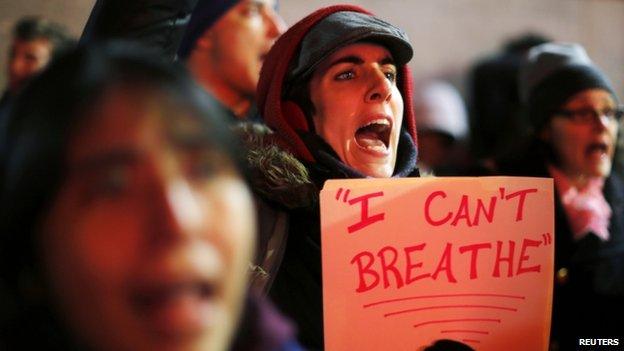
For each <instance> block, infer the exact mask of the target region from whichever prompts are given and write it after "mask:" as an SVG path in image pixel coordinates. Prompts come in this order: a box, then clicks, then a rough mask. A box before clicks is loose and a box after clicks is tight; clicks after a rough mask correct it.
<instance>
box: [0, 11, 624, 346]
mask: <svg viewBox="0 0 624 351" xmlns="http://www.w3.org/2000/svg"><path fill="white" fill-rule="evenodd" d="M507 49H508V50H507V52H506V53H505V56H504V59H501V60H502V62H503V65H504V69H505V70H506V71H505V72H506V74H505V75H499V74H497V73H495V72H494V73H492V72H491V71H490V67H491V65H492V64H498V63H499V62H501V61H500V60H499V61H493V62H488V63H487V64H484V63H480V64H479V65H478V66H475V70H474V72H473V79H474V92H473V98H474V99H475V103H474V104H472V106H470V108H468V107H467V106H466V104H465V103H464V102H463V99H462V97H461V95H460V94H459V93H458V92H457V90H455V89H454V88H453V87H452V86H450V85H449V84H446V83H443V82H439V81H428V82H420V83H421V84H418V85H417V86H416V89H413V87H412V74H411V72H410V69H409V65H408V63H409V62H410V60H412V59H417V55H415V53H414V50H413V48H412V45H411V44H410V41H409V39H408V37H407V35H406V34H405V32H404V31H403V30H402V29H400V28H398V27H396V26H394V25H392V24H391V23H388V22H387V21H386V20H384V19H381V18H378V17H376V16H375V15H374V14H372V13H371V12H369V11H368V10H366V9H364V8H361V7H358V6H353V5H334V6H329V7H324V8H320V9H318V10H316V11H314V12H312V13H310V14H308V15H307V16H305V17H304V18H303V19H301V20H300V21H298V22H297V23H295V24H293V25H292V26H290V27H289V28H287V27H286V24H285V23H284V21H283V20H282V18H281V17H280V15H279V11H278V4H277V2H276V0H221V1H207V0H184V1H182V0H158V1H128V2H125V3H120V2H114V1H108V0H98V1H96V3H95V6H94V8H93V11H92V13H91V16H90V18H89V20H88V21H87V25H86V27H85V29H84V31H83V33H82V36H81V37H80V39H79V40H76V41H73V40H71V39H70V38H69V36H67V34H66V31H64V30H63V29H62V27H61V26H59V25H57V24H51V23H49V21H47V20H44V19H41V18H28V19H25V20H24V21H21V22H19V23H18V24H17V25H16V27H15V31H14V38H13V43H12V46H11V52H10V54H9V70H8V73H9V74H8V76H9V85H8V88H7V90H6V92H5V93H4V95H3V98H2V100H1V105H0V136H1V139H0V164H1V167H0V196H1V198H0V261H1V264H0V267H1V268H0V271H1V272H2V273H1V276H0V300H1V301H0V349H3V350H21V349H52V350H302V349H306V350H320V349H323V347H324V339H323V295H322V273H321V272H322V269H321V244H320V240H321V228H320V209H319V193H320V190H321V189H322V187H323V184H324V183H325V181H327V180H328V179H349V178H404V177H421V176H431V175H433V176H436V175H438V176H440V175H470V176H474V175H518V176H536V177H551V178H553V179H554V184H555V204H554V206H555V233H556V246H555V276H554V277H553V282H554V283H553V284H554V297H553V310H552V327H551V343H550V345H551V346H550V348H551V350H553V351H556V350H572V349H574V346H575V345H576V343H577V341H578V338H579V337H587V336H589V337H613V336H619V335H621V328H622V327H621V326H622V325H624V178H622V177H623V175H622V174H620V171H621V165H620V163H619V162H618V152H619V150H618V145H619V143H618V140H619V129H620V121H621V117H622V115H623V114H624V110H622V107H621V105H620V100H619V98H618V96H617V94H616V92H615V90H614V88H613V86H612V84H611V82H610V80H609V78H608V77H607V76H606V75H605V73H604V72H603V71H601V70H600V68H599V67H597V66H596V65H595V63H594V62H593V61H592V60H591V59H590V58H589V56H588V54H587V52H586V51H585V49H584V48H583V47H582V46H580V45H578V44H575V43H561V42H557V41H553V40H550V39H546V38H542V37H533V36H532V37H528V38H523V39H522V40H519V41H517V42H515V43H514V45H511V46H510V47H509V48H507ZM512 56H513V58H510V57H512ZM510 62H511V63H510ZM509 67H511V68H509ZM483 72H486V73H485V74H484V73H483ZM499 78H500V80H497V79H499ZM502 86H506V87H510V89H509V90H507V91H503V89H502V88H501V87H502ZM477 88H478V89H477ZM488 94H489V95H488ZM496 94H507V95H506V100H505V99H493V98H491V96H493V95H496ZM488 96H489V97H488ZM490 103H491V105H490ZM495 103H496V104H498V105H494V104H495ZM468 105H470V104H468ZM494 110H497V111H507V112H506V113H501V112H496V114H498V116H495V115H494V116H493V115H492V114H491V113H490V114H488V112H487V111H494ZM497 117H498V119H497ZM502 119H506V120H502ZM493 120H495V121H493ZM492 123H495V124H496V125H493V124H492ZM500 125H514V126H516V127H515V128H514V130H515V131H516V132H517V136H519V137H522V138H520V139H518V140H514V143H513V145H511V144H510V143H507V144H505V145H502V144H501V143H502V142H509V141H510V140H509V138H508V137H506V136H503V135H493V134H492V133H495V132H496V131H497V130H501V129H505V128H500ZM417 126H418V128H417ZM477 129H479V130H481V131H482V134H479V133H475V130H477ZM471 131H472V133H470V132H471ZM486 133H490V134H492V135H490V134H487V135H486ZM493 143H498V144H496V145H494V144H493ZM471 145H472V146H473V149H474V150H477V149H479V151H478V152H476V151H475V152H472V151H473V149H471V148H470V146H471ZM475 145H478V147H477V146H475ZM426 349H427V350H471V349H472V347H471V346H468V345H463V344H460V343H458V342H456V341H453V340H439V341H437V342H436V343H435V344H432V345H431V346H429V347H428V348H426Z"/></svg>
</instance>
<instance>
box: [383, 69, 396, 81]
mask: <svg viewBox="0 0 624 351" xmlns="http://www.w3.org/2000/svg"><path fill="white" fill-rule="evenodd" d="M384 74H385V76H386V79H388V80H389V81H391V82H395V81H396V72H394V71H391V72H386V73H384Z"/></svg>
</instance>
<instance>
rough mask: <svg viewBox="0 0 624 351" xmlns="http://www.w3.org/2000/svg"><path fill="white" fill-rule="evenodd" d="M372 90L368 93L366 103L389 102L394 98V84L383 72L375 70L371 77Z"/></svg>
mask: <svg viewBox="0 0 624 351" xmlns="http://www.w3.org/2000/svg"><path fill="white" fill-rule="evenodd" d="M369 79H370V89H369V90H368V92H367V93H366V102H381V101H388V100H390V97H392V82H391V81H390V80H389V79H388V78H387V77H386V74H385V73H384V72H382V71H381V70H378V69H375V71H374V72H371V74H370V75H369Z"/></svg>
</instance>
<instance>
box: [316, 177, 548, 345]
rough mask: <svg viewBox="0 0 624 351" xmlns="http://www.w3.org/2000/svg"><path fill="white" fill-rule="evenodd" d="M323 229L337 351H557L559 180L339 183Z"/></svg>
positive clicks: (330, 339)
mask: <svg viewBox="0 0 624 351" xmlns="http://www.w3.org/2000/svg"><path fill="white" fill-rule="evenodd" d="M321 225H322V245H323V249H322V252H323V296H324V316H325V343H326V348H327V349H328V350H353V349H358V350H380V349H393V350H414V349H419V348H421V347H423V346H425V345H430V344H432V343H433V342H434V341H435V340H439V339H453V340H457V341H461V342H462V343H465V344H468V345H470V346H471V347H473V348H475V349H477V350H546V349H547V345H548V335H549V328H550V310H551V298H552V284H551V281H552V274H553V251H554V250H553V248H554V246H553V244H554V243H553V237H554V235H553V234H554V232H553V191H552V180H550V179H540V178H510V177H492V178H420V179H395V180H387V179H385V180H383V179H376V180H372V179H367V180H341V181H328V182H327V183H326V184H325V188H324V189H323V191H322V193H321ZM373 330H374V333H371V331H373Z"/></svg>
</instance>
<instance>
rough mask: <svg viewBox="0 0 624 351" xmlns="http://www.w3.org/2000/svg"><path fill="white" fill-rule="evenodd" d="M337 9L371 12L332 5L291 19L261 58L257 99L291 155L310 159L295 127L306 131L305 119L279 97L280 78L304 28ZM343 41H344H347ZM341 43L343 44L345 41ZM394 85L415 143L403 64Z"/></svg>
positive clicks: (409, 91)
mask: <svg viewBox="0 0 624 351" xmlns="http://www.w3.org/2000/svg"><path fill="white" fill-rule="evenodd" d="M341 11H350V12H357V13H362V14H367V15H372V13H370V12H369V11H367V10H365V9H363V8H361V7H358V6H352V5H335V6H330V7H325V8H321V9H319V10H317V11H315V12H313V13H311V14H310V15H308V16H307V17H305V18H304V19H302V20H300V21H299V22H297V23H295V24H294V25H293V26H292V27H290V29H288V31H286V33H284V34H283V35H282V36H281V37H280V38H279V39H278V40H277V42H275V44H274V45H273V47H272V48H271V50H270V51H269V53H268V54H267V57H266V59H265V62H264V65H263V66H262V70H261V71H260V81H259V82H258V91H257V103H258V110H259V111H260V113H261V114H262V116H263V118H264V121H265V123H266V124H267V125H268V126H269V127H271V128H272V129H273V130H274V131H275V133H276V136H277V142H278V143H279V144H280V145H282V146H284V147H286V148H288V149H289V150H290V151H291V152H292V153H293V154H294V155H295V156H297V157H299V158H302V159H303V160H306V161H309V162H314V161H315V160H314V157H313V156H312V154H311V153H310V150H308V148H307V146H306V145H305V143H304V142H303V140H302V139H301V138H300V136H299V134H298V133H297V131H309V130H310V127H309V126H308V121H307V119H306V116H305V115H304V113H303V111H302V110H301V108H300V107H299V106H298V105H297V104H296V103H294V102H292V101H285V100H282V93H283V91H282V90H283V87H284V81H285V80H286V79H287V74H288V73H289V69H291V68H292V67H291V62H292V61H293V60H294V58H295V57H297V55H298V51H299V50H300V46H301V45H300V44H301V42H302V41H303V39H304V38H305V36H306V35H307V34H308V32H309V31H310V30H311V29H312V28H313V27H314V26H315V25H316V24H318V23H319V22H320V21H322V20H323V19H325V18H326V17H327V16H329V15H331V14H333V13H336V12H341ZM350 43H351V42H349V43H346V44H350ZM346 44H345V45H346ZM398 70H399V80H398V88H399V91H400V92H401V95H402V96H403V104H404V111H403V121H404V122H403V125H404V127H405V128H406V130H407V131H408V133H409V134H410V136H411V137H412V139H413V140H414V144H416V119H415V118H414V112H413V109H412V99H411V96H412V81H411V73H410V70H409V67H408V66H407V64H404V65H403V66H400V67H398Z"/></svg>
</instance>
